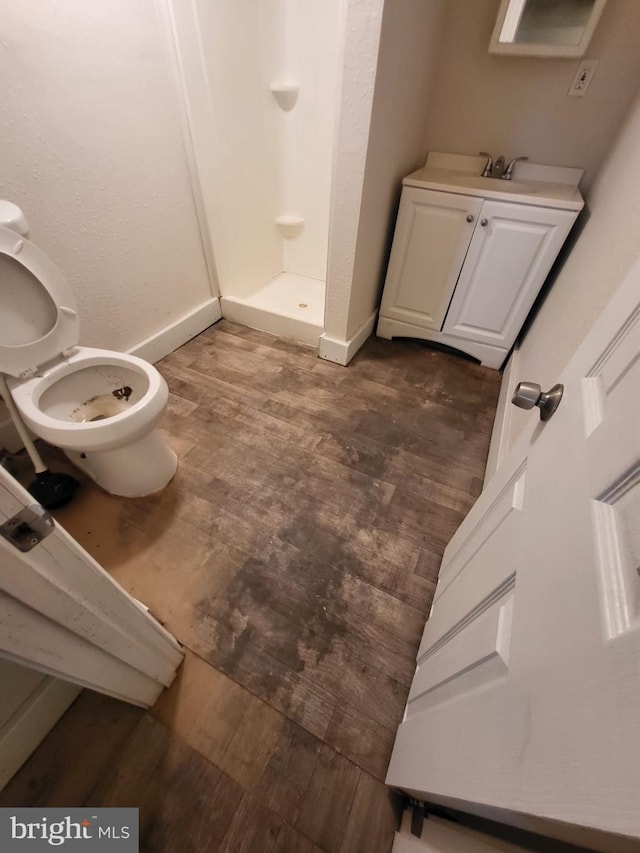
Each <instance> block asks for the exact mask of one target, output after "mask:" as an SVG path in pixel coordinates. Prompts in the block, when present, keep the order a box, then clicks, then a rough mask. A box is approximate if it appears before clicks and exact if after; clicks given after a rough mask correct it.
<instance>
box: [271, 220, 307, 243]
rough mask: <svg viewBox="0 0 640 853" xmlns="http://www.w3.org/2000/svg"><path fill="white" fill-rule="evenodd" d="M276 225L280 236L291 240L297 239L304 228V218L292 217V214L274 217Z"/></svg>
mask: <svg viewBox="0 0 640 853" xmlns="http://www.w3.org/2000/svg"><path fill="white" fill-rule="evenodd" d="M276 225H277V226H278V228H279V229H280V233H281V234H282V236H283V237H285V238H286V239H289V240H291V239H293V238H294V237H297V236H298V234H300V232H301V231H302V229H303V228H304V217H303V216H294V215H293V214H284V215H283V216H276Z"/></svg>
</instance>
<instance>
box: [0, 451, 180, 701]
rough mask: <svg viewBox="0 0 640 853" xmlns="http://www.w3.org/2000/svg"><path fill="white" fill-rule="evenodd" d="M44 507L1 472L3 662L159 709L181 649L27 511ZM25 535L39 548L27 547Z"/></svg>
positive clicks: (52, 525) (74, 546)
mask: <svg viewBox="0 0 640 853" xmlns="http://www.w3.org/2000/svg"><path fill="white" fill-rule="evenodd" d="M34 506H35V508H36V510H40V511H42V508H41V507H39V505H38V504H35V503H34V500H33V498H32V496H31V495H30V494H29V493H28V492H27V491H26V490H25V489H23V488H22V486H21V485H20V484H19V483H18V482H16V481H15V480H14V479H13V477H11V476H10V475H9V474H8V473H7V471H6V470H5V469H4V468H2V466H0V528H1V529H0V534H1V535H0V657H2V658H5V659H6V660H8V661H11V662H13V663H17V664H20V665H22V666H28V667H32V668H33V669H35V670H38V671H39V672H43V673H45V674H47V675H53V676H56V677H58V678H63V679H65V680H66V681H71V682H73V683H74V684H78V685H80V686H81V687H89V688H91V689H92V690H97V691H99V692H101V693H106V694H108V695H110V696H115V697H116V698H118V699H122V700H124V701H126V702H131V703H133V704H136V705H142V706H144V707H148V706H150V705H152V704H153V703H154V702H155V700H156V699H157V698H158V696H159V695H160V693H161V692H162V690H163V689H164V687H166V686H168V685H169V684H171V682H172V681H173V679H174V677H175V673H176V670H177V668H178V666H179V665H180V663H181V661H182V656H183V654H182V650H181V649H180V646H179V645H178V643H177V641H176V640H175V638H174V637H172V636H171V634H169V632H168V631H166V630H165V629H164V628H163V627H162V626H161V625H160V623H159V622H157V621H156V620H155V619H154V618H153V617H152V616H151V615H150V614H149V613H148V612H147V610H146V609H145V608H144V606H143V605H141V604H140V603H139V602H138V601H136V600H135V599H134V598H132V597H131V596H130V595H129V594H128V593H127V592H126V591H125V590H124V589H123V588H122V587H121V586H120V585H119V584H118V583H116V582H115V581H114V580H113V578H111V577H110V576H109V575H108V574H107V572H106V571H105V570H104V569H103V568H102V566H100V565H99V564H98V563H97V562H96V561H95V560H94V559H93V558H92V557H91V556H90V555H89V554H88V553H87V552H86V551H85V550H84V549H83V548H82V547H81V546H80V545H79V544H78V543H77V542H76V541H75V539H73V538H72V537H71V536H69V534H68V533H67V532H66V530H64V529H63V528H62V527H60V526H59V525H58V524H57V523H56V522H54V521H53V519H51V518H50V517H48V516H47V515H45V518H44V523H41V522H38V521H35V522H34V521H31V520H30V519H26V520H25V518H24V517H22V516H19V515H18V514H19V513H21V512H23V511H25V509H27V510H30V509H32V508H33V507H34ZM16 519H18V520H19V522H20V523H17V521H16ZM34 524H35V526H36V529H37V528H38V527H40V528H41V529H42V531H43V532H44V533H46V535H45V536H44V538H42V540H41V541H40V542H38V541H37V536H34V535H33V534H32V533H30V530H31V526H32V525H34ZM9 525H11V526H9ZM16 530H17V531H18V534H19V536H18V538H19V539H24V540H32V541H33V543H34V546H33V547H32V548H31V549H30V550H28V551H24V552H23V551H21V550H20V548H19V547H17V545H16V543H15V541H14V540H15V535H14V533H13V531H16Z"/></svg>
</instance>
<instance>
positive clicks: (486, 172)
mask: <svg viewBox="0 0 640 853" xmlns="http://www.w3.org/2000/svg"><path fill="white" fill-rule="evenodd" d="M478 154H479V155H480V156H481V157H486V158H487V162H486V163H485V164H484V169H483V170H482V177H483V178H489V177H490V176H491V173H492V172H493V157H492V156H491V154H489V152H488V151H479V152H478Z"/></svg>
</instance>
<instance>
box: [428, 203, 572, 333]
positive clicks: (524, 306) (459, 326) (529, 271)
mask: <svg viewBox="0 0 640 853" xmlns="http://www.w3.org/2000/svg"><path fill="white" fill-rule="evenodd" d="M576 216H577V214H576V213H575V212H574V211H567V210H554V209H553V208H545V207H529V206H527V205H521V204H508V203H505V202H498V201H485V203H484V205H483V206H482V210H481V212H480V221H479V223H478V226H477V228H476V230H475V233H474V235H473V240H472V241H471V245H470V246H469V251H468V253H467V257H466V260H465V263H464V266H463V268H462V271H461V273H460V278H459V280H458V286H457V287H456V290H455V293H454V295H453V299H452V300H451V306H450V308H449V311H448V313H447V317H446V320H445V323H444V326H443V328H442V331H443V332H444V333H445V334H448V335H454V336H456V337H460V338H467V339H469V340H473V341H479V342H481V343H487V344H491V345H492V346H495V347H504V348H506V349H508V348H509V347H510V346H511V344H512V343H513V342H514V341H515V339H516V336H517V334H518V332H519V331H520V328H521V326H522V324H523V322H524V320H525V318H526V316H527V314H528V313H529V310H530V308H531V306H532V305H533V302H534V300H535V298H536V296H537V295H538V292H539V290H540V288H541V287H542V284H543V283H544V280H545V278H546V277H547V274H548V272H549V270H550V269H551V265H552V264H553V262H554V260H555V258H556V255H557V254H558V252H559V251H560V247H561V246H562V244H563V243H564V241H565V239H566V237H567V234H568V233H569V231H570V230H571V226H572V225H573V223H574V221H575V219H576Z"/></svg>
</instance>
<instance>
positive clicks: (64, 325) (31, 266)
mask: <svg viewBox="0 0 640 853" xmlns="http://www.w3.org/2000/svg"><path fill="white" fill-rule="evenodd" d="M0 254H2V255H6V256H7V257H9V258H12V259H13V260H14V261H16V262H17V263H18V264H20V266H21V267H23V269H24V270H26V271H27V272H28V273H31V276H32V277H33V279H34V280H35V282H36V283H37V284H38V285H39V287H38V289H37V293H38V294H39V298H40V300H41V301H44V302H46V303H47V305H49V304H50V303H49V300H50V301H51V302H52V303H53V306H54V308H55V311H56V316H55V321H54V322H53V324H52V325H51V327H50V328H49V329H42V328H38V327H34V328H33V334H32V338H33V339H28V340H27V341H26V342H25V343H21V344H17V345H14V346H8V345H7V344H3V343H2V342H1V341H0V373H5V374H7V375H8V376H15V377H18V376H22V375H24V374H27V375H28V374H30V373H33V372H35V371H36V370H37V369H38V368H39V367H42V366H43V365H45V364H46V363H47V362H49V361H51V360H52V359H55V358H57V357H58V356H60V355H61V354H62V353H64V352H65V350H68V349H69V348H70V347H73V346H75V345H76V344H77V343H78V339H79V335H80V324H79V321H78V308H77V304H76V301H75V299H74V296H73V292H72V290H71V287H70V286H69V283H68V282H67V280H66V279H65V278H64V276H63V275H62V274H61V273H60V271H59V270H58V268H57V267H56V266H55V264H54V263H52V261H50V260H49V258H48V257H47V256H46V255H45V254H44V252H42V251H40V249H38V247H37V246H35V245H34V244H33V243H31V242H30V241H29V240H26V239H25V238H24V237H21V236H20V235H19V234H16V232H15V231H12V230H11V229H10V228H5V227H3V226H0ZM5 287H7V286H6V285H5ZM14 289H15V288H14ZM12 296H13V297H14V301H15V302H16V305H17V306H18V310H17V311H15V310H14V312H13V313H14V315H17V313H18V312H19V302H18V301H16V297H15V294H14V290H12V289H11V286H9V287H7V289H6V290H0V311H8V310H10V307H11V300H12ZM7 302H8V305H7ZM27 319H28V318H25V325H24V328H25V329H26V328H27V323H26V321H27ZM30 337H31V335H30Z"/></svg>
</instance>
